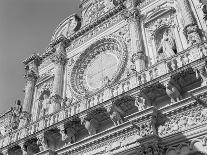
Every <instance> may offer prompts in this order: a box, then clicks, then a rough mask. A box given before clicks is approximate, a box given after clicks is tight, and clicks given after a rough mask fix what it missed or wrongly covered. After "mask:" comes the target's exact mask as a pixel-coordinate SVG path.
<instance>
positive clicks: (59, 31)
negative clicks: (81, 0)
mask: <svg viewBox="0 0 207 155" xmlns="http://www.w3.org/2000/svg"><path fill="white" fill-rule="evenodd" d="M80 27H81V19H80V17H79V16H78V15H77V14H74V15H71V16H69V17H68V18H66V19H65V20H63V21H62V22H61V23H60V25H59V26H58V27H57V28H56V30H55V32H54V34H53V36H52V40H54V39H56V38H58V37H59V36H61V35H62V36H64V37H65V38H68V37H69V36H70V35H71V34H73V33H74V32H76V31H77V30H79V29H80Z"/></svg>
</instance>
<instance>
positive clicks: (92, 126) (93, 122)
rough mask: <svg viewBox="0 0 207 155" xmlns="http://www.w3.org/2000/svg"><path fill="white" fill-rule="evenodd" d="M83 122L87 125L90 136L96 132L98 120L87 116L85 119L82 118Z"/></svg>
mask: <svg viewBox="0 0 207 155" xmlns="http://www.w3.org/2000/svg"><path fill="white" fill-rule="evenodd" d="M81 124H82V125H84V126H85V128H86V129H87V130H88V133H89V135H90V136H92V135H95V134H96V130H97V121H96V120H95V119H90V120H88V119H86V118H83V119H81Z"/></svg>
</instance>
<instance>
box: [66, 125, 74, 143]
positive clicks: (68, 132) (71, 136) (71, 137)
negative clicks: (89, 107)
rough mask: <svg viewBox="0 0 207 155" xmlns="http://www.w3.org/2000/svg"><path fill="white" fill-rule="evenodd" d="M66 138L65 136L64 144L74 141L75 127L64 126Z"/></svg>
mask: <svg viewBox="0 0 207 155" xmlns="http://www.w3.org/2000/svg"><path fill="white" fill-rule="evenodd" d="M66 135H67V136H66V138H65V143H66V144H72V143H75V141H76V139H75V129H74V128H72V127H69V128H66Z"/></svg>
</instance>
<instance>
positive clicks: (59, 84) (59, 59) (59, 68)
mask: <svg viewBox="0 0 207 155" xmlns="http://www.w3.org/2000/svg"><path fill="white" fill-rule="evenodd" d="M55 47H56V52H55V53H54V55H53V56H52V57H51V61H52V62H53V63H54V65H55V77H54V83H53V92H52V96H54V97H53V101H54V102H55V103H56V106H55V110H58V109H59V108H60V100H61V99H62V94H63V82H64V69H65V62H66V50H65V44H64V43H63V42H60V43H58V44H57V45H56V46H55Z"/></svg>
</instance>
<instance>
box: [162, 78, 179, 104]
mask: <svg viewBox="0 0 207 155" xmlns="http://www.w3.org/2000/svg"><path fill="white" fill-rule="evenodd" d="M166 94H167V95H168V96H169V97H170V99H171V103H174V102H178V101H180V100H181V99H182V96H181V94H180V91H179V90H178V88H177V87H175V86H174V85H173V84H172V83H171V82H170V81H169V82H168V83H167V86H166Z"/></svg>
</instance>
